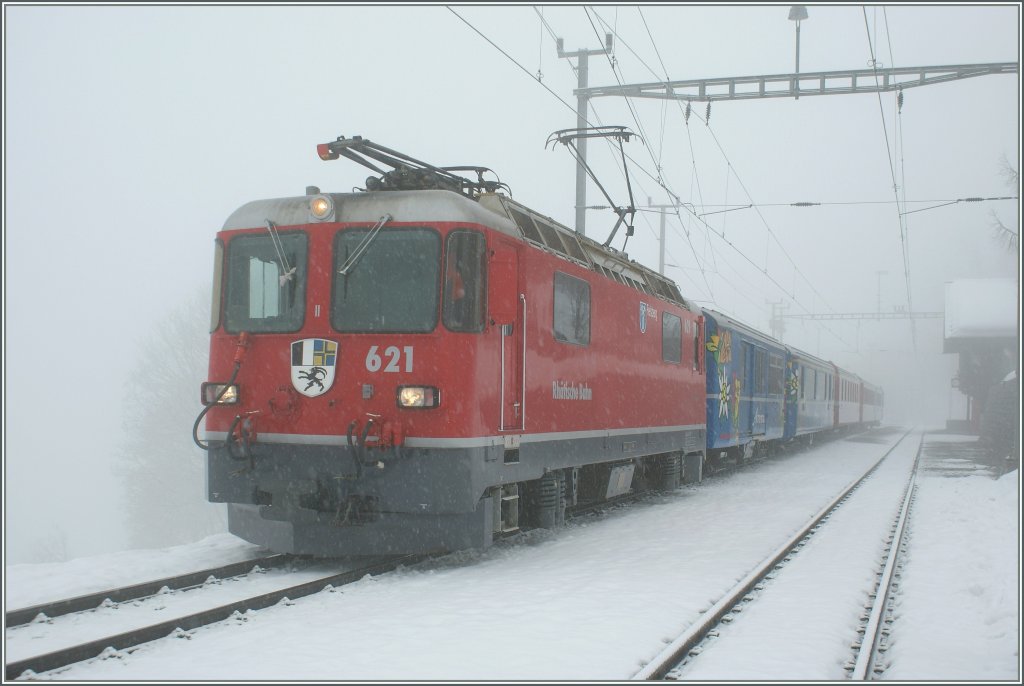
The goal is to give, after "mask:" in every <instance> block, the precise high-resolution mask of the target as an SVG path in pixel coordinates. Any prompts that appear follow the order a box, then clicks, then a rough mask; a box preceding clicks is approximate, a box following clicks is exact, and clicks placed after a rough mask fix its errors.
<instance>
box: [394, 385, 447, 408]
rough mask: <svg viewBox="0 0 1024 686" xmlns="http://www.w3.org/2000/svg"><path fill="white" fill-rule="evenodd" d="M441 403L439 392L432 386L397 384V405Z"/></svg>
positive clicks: (434, 405) (414, 405)
mask: <svg viewBox="0 0 1024 686" xmlns="http://www.w3.org/2000/svg"><path fill="white" fill-rule="evenodd" d="M440 404H441V392H440V391H439V390H437V389H436V388H434V387H433V386H399V387H398V406H399V407H437V406H438V405H440Z"/></svg>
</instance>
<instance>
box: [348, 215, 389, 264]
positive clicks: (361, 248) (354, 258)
mask: <svg viewBox="0 0 1024 686" xmlns="http://www.w3.org/2000/svg"><path fill="white" fill-rule="evenodd" d="M389 221H391V215H390V214H385V215H384V216H383V217H381V218H380V221H379V222H377V225H376V226H374V227H373V228H372V229H370V233H368V234H366V238H364V239H363V240H361V241H360V242H359V245H357V246H356V249H355V250H354V251H353V252H352V254H351V255H349V256H348V259H347V260H345V264H343V265H341V269H339V270H338V273H339V274H344V275H345V276H348V273H349V272H350V271H352V267H354V266H356V262H358V261H359V258H360V257H362V256H363V254H364V253H366V249H367V248H369V247H370V243H371V242H372V241H373V239H374V238H376V237H377V234H378V233H379V232H380V230H381V229H382V228H384V225H385V224H387V223H388V222H389Z"/></svg>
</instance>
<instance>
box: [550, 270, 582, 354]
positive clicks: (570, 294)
mask: <svg viewBox="0 0 1024 686" xmlns="http://www.w3.org/2000/svg"><path fill="white" fill-rule="evenodd" d="M553 331H554V336H555V339H556V340H559V341H562V342H563V343H574V344H576V345H590V284H589V283H587V282H586V281H583V280H582V279H577V278H575V277H572V276H569V275H568V274H563V273H562V272H555V308H554V328H553Z"/></svg>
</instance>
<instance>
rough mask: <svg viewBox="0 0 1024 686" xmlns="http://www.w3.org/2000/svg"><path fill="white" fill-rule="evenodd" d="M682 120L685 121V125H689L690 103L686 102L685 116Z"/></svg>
mask: <svg viewBox="0 0 1024 686" xmlns="http://www.w3.org/2000/svg"><path fill="white" fill-rule="evenodd" d="M684 119H685V121H686V123H687V124H689V123H690V101H689V100H687V101H686V115H685V116H684Z"/></svg>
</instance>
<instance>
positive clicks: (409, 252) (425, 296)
mask: <svg viewBox="0 0 1024 686" xmlns="http://www.w3.org/2000/svg"><path fill="white" fill-rule="evenodd" d="M369 230H370V229H369V228H358V229H347V230H345V231H341V232H340V233H338V235H337V237H336V238H335V240H334V285H333V292H332V296H331V300H332V304H331V326H333V327H334V328H335V329H336V330H337V331H342V332H345V333H370V332H393V333H426V332H428V331H433V330H434V327H435V326H436V325H437V310H438V307H437V304H438V303H437V301H438V281H439V271H440V265H441V237H440V236H439V235H438V233H437V231H434V230H433V229H427V228H391V229H387V228H385V229H383V230H382V231H381V232H380V233H378V234H377V237H376V238H374V239H373V241H372V242H370V243H369V244H368V246H364V249H365V252H363V255H362V257H360V258H359V261H358V262H356V263H355V265H354V266H353V267H352V268H351V269H350V270H349V271H348V272H346V273H345V274H342V273H340V272H339V269H340V268H341V266H342V265H344V264H345V263H346V261H347V260H348V258H349V256H350V255H351V254H352V253H353V252H354V251H355V250H356V248H357V247H358V246H359V245H360V243H361V242H362V241H363V239H364V238H366V234H367V232H369Z"/></svg>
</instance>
